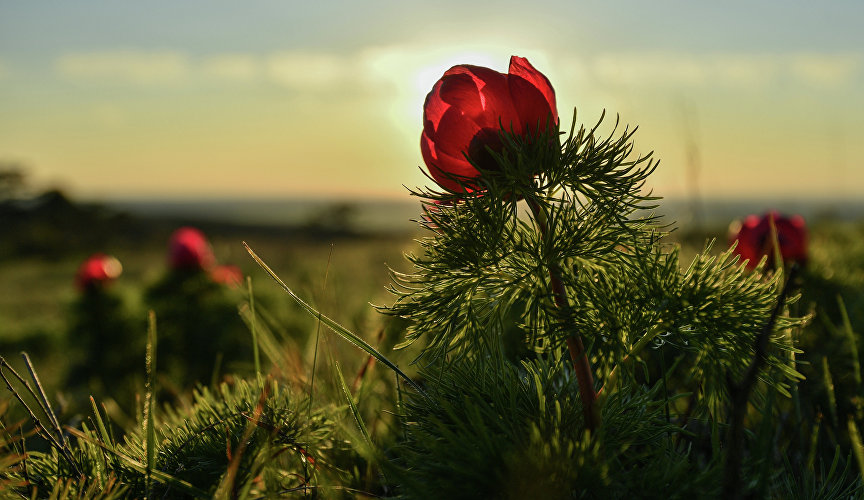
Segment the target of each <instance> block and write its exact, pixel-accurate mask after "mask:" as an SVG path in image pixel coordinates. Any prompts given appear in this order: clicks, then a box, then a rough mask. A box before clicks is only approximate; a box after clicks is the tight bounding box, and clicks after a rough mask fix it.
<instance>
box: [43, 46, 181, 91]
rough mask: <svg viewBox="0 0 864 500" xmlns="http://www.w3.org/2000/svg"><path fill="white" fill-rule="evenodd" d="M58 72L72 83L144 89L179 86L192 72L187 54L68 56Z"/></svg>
mask: <svg viewBox="0 0 864 500" xmlns="http://www.w3.org/2000/svg"><path fill="white" fill-rule="evenodd" d="M55 68H56V70H57V72H58V73H59V74H60V75H62V76H63V77H66V78H70V79H76V80H102V81H119V82H123V83H130V84H142V85H152V84H163V83H170V82H177V81H180V80H182V79H184V78H185V77H186V76H187V75H188V73H189V69H190V68H189V60H188V57H187V56H186V55H185V54H183V53H180V52H174V51H160V52H145V51H136V50H117V51H100V52H84V53H71V54H65V55H63V56H61V57H59V58H58V59H57V60H56V62H55Z"/></svg>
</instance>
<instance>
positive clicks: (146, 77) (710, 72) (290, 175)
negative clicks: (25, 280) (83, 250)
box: [0, 1, 864, 197]
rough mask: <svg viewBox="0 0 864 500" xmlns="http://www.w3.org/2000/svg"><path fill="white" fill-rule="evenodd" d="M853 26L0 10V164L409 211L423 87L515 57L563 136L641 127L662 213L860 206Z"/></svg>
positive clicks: (443, 6)
mask: <svg viewBox="0 0 864 500" xmlns="http://www.w3.org/2000/svg"><path fill="white" fill-rule="evenodd" d="M862 21H864V2H853V1H844V2H831V3H825V4H823V5H817V4H815V3H805V2H779V1H757V2H725V3H722V4H720V3H707V2H706V3H702V2H650V3H649V2H635V1H630V2H614V3H612V2H576V1H568V2H536V3H533V4H531V5H527V4H526V3H525V2H512V1H504V2H468V1H461V2H456V1H443V2H422V3H421V2H385V1H364V2H293V1H291V2H289V1H282V2H276V1H270V2H261V1H254V2H242V3H241V2H221V1H220V2H209V1H208V2H204V1H184V2H165V1H153V2H137V3H133V2H109V1H98V2H97V1H90V2H87V1H84V2H74V3H73V2H38V3H37V2H14V3H13V2H9V1H0V161H17V162H21V163H23V164H25V165H27V166H28V167H29V168H30V171H31V173H32V175H33V178H34V180H35V181H37V182H40V183H44V184H59V185H61V186H63V187H65V188H66V189H69V190H70V191H72V192H73V194H78V195H81V196H86V197H124V196H151V195H163V196H171V197H212V196H236V197H243V196H285V197H291V196H310V195H321V196H351V197H400V196H404V188H403V187H402V185H403V184H407V185H417V184H423V183H425V178H424V177H423V176H422V174H421V173H420V171H419V170H418V168H417V167H418V166H419V165H420V164H421V163H422V160H421V158H420V154H419V147H418V140H419V139H418V138H419V133H420V114H421V106H422V100H423V97H424V96H425V93H426V92H428V90H429V88H431V85H432V83H434V81H435V80H436V79H437V78H438V77H439V76H440V75H441V73H442V72H443V71H444V70H445V69H447V68H448V67H449V66H451V65H453V64H458V63H475V64H484V65H487V66H490V67H493V68H495V69H498V70H504V69H505V68H506V64H507V58H508V56H509V55H510V54H519V55H523V56H526V57H528V58H529V59H530V60H531V61H532V62H533V63H534V64H535V66H537V67H538V69H540V70H541V71H543V72H544V73H546V74H547V76H549V78H550V80H551V81H552V83H553V85H554V86H555V88H556V91H557V92H558V102H559V111H560V113H561V115H562V117H564V120H563V121H564V122H565V123H566V122H567V121H569V117H570V115H571V112H570V110H571V109H572V108H573V107H577V108H578V109H579V112H580V119H581V120H584V121H586V122H593V121H594V120H596V118H597V117H598V116H599V114H600V112H601V111H602V110H603V109H606V110H607V113H611V114H612V115H613V116H614V114H616V113H618V114H620V115H621V118H622V120H623V121H624V122H627V123H631V124H636V125H639V126H640V132H639V133H638V134H637V136H636V139H637V149H638V150H640V151H643V152H644V151H649V150H653V151H655V154H656V156H657V157H658V158H660V159H661V160H662V162H661V167H660V169H659V170H658V172H657V174H656V175H655V176H654V179H652V183H653V184H652V187H654V189H655V191H656V192H658V193H659V194H663V195H669V196H680V195H684V194H686V193H688V192H691V191H692V190H693V189H694V187H695V188H697V189H698V190H699V191H701V192H702V193H703V194H705V195H713V196H758V195H762V194H769V195H772V196H809V195H812V196H838V195H840V196H855V195H856V194H857V193H859V192H860V191H861V190H862V189H864V172H862V171H864V169H862V168H861V164H860V160H859V158H861V157H862V155H864V146H862V145H861V142H860V141H858V140H857V137H858V136H859V135H860V133H861V132H862V131H864V118H862V116H864V114H862V113H861V111H862V110H864V90H862V89H864V49H862V48H864V34H862V31H864V30H861V29H860V25H861V22H862ZM694 154H695V156H694ZM694 164H695V165H698V172H699V174H698V176H697V177H696V179H695V181H694V180H693V179H692V178H691V177H688V172H692V171H693V170H692V166H693V165H694ZM694 182H695V184H694Z"/></svg>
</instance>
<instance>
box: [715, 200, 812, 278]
mask: <svg viewBox="0 0 864 500" xmlns="http://www.w3.org/2000/svg"><path fill="white" fill-rule="evenodd" d="M772 221H773V225H774V228H775V230H776V231H777V243H778V244H779V245H780V255H781V257H782V258H783V262H787V263H788V262H798V263H801V264H803V263H805V262H806V261H807V227H806V226H805V224H804V218H803V217H801V216H800V215H795V216H792V217H784V216H782V215H780V214H778V213H777V212H768V213H767V214H765V215H763V216H762V217H757V216H756V215H750V216H748V217H747V218H746V219H744V221H743V222H737V221H736V223H733V225H732V226H730V228H729V229H730V240H731V241H730V244H731V243H733V242H735V241H737V242H738V246H736V247H735V253H736V254H738V255H739V256H741V260H742V261H743V260H747V261H748V262H747V268H748V269H753V268H755V267H756V265H757V264H758V263H759V261H760V260H761V259H762V257H763V256H767V257H768V259H767V260H768V265H769V266H773V265H774V238H773V236H772V234H771V225H772Z"/></svg>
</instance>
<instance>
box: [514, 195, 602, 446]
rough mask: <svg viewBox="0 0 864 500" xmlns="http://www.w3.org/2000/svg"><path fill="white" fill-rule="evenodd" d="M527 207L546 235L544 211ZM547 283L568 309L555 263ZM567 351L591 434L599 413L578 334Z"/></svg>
mask: <svg viewBox="0 0 864 500" xmlns="http://www.w3.org/2000/svg"><path fill="white" fill-rule="evenodd" d="M528 205H529V206H530V207H531V211H532V212H533V213H534V218H535V220H536V221H537V225H538V226H539V227H540V232H541V233H542V234H543V235H546V234H547V232H548V230H549V228H548V223H547V217H546V211H545V210H543V208H542V207H541V206H540V205H539V204H538V203H537V202H534V201H531V200H529V201H528ZM548 267H549V281H550V284H551V285H552V295H553V297H554V299H555V305H556V306H558V308H559V309H561V310H566V309H567V308H569V304H568V303H567V291H566V290H565V288H564V283H563V282H562V281H561V273H560V271H559V267H558V264H557V263H551V262H550V263H548ZM567 349H568V350H569V351H570V359H571V360H572V361H573V369H574V370H575V371H576V381H577V382H578V384H579V395H580V396H581V397H582V411H583V413H584V416H585V428H586V429H588V430H589V431H591V432H593V431H594V430H595V429H597V428H598V427H599V426H600V413H599V411H598V407H597V405H596V404H595V403H596V401H597V392H596V391H595V390H594V376H593V375H592V372H591V363H590V362H589V361H588V353H587V352H585V344H584V343H583V342H582V336H581V335H579V332H577V331H573V332H571V333H570V336H569V337H567Z"/></svg>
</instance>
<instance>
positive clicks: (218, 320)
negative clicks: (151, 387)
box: [145, 269, 252, 395]
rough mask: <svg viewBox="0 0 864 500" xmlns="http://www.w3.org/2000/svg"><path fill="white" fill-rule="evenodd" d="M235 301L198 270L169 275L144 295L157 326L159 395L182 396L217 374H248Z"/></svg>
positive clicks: (245, 338) (246, 339) (247, 349)
mask: <svg viewBox="0 0 864 500" xmlns="http://www.w3.org/2000/svg"><path fill="white" fill-rule="evenodd" d="M238 298H239V296H237V295H235V294H232V290H230V289H229V288H228V287H226V286H225V285H223V284H220V283H216V282H214V281H213V279H212V278H211V277H210V275H209V274H208V273H207V272H205V271H203V270H198V269H194V270H174V271H170V272H169V273H168V274H166V275H165V277H164V278H163V279H162V280H161V281H159V282H158V283H156V284H155V285H153V286H152V287H151V288H150V290H148V292H147V295H146V297H145V301H146V303H147V305H148V307H150V308H152V309H153V311H154V312H155V313H156V318H157V321H158V323H159V346H158V358H159V368H158V369H159V372H160V373H161V374H162V375H163V376H161V377H160V382H161V383H162V384H163V386H164V387H165V390H166V391H168V392H172V393H174V394H175V395H179V394H182V393H183V392H184V391H185V390H186V389H188V388H191V387H193V386H194V385H195V384H196V383H199V382H204V383H207V382H209V381H210V380H212V379H214V377H215V378H216V379H217V380H218V377H219V374H220V373H238V374H248V373H250V372H251V364H250V363H249V361H250V360H251V359H252V343H251V340H250V334H249V330H248V328H247V327H246V325H245V324H244V323H243V320H242V319H241V318H240V316H239V315H238V314H237V302H238Z"/></svg>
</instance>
